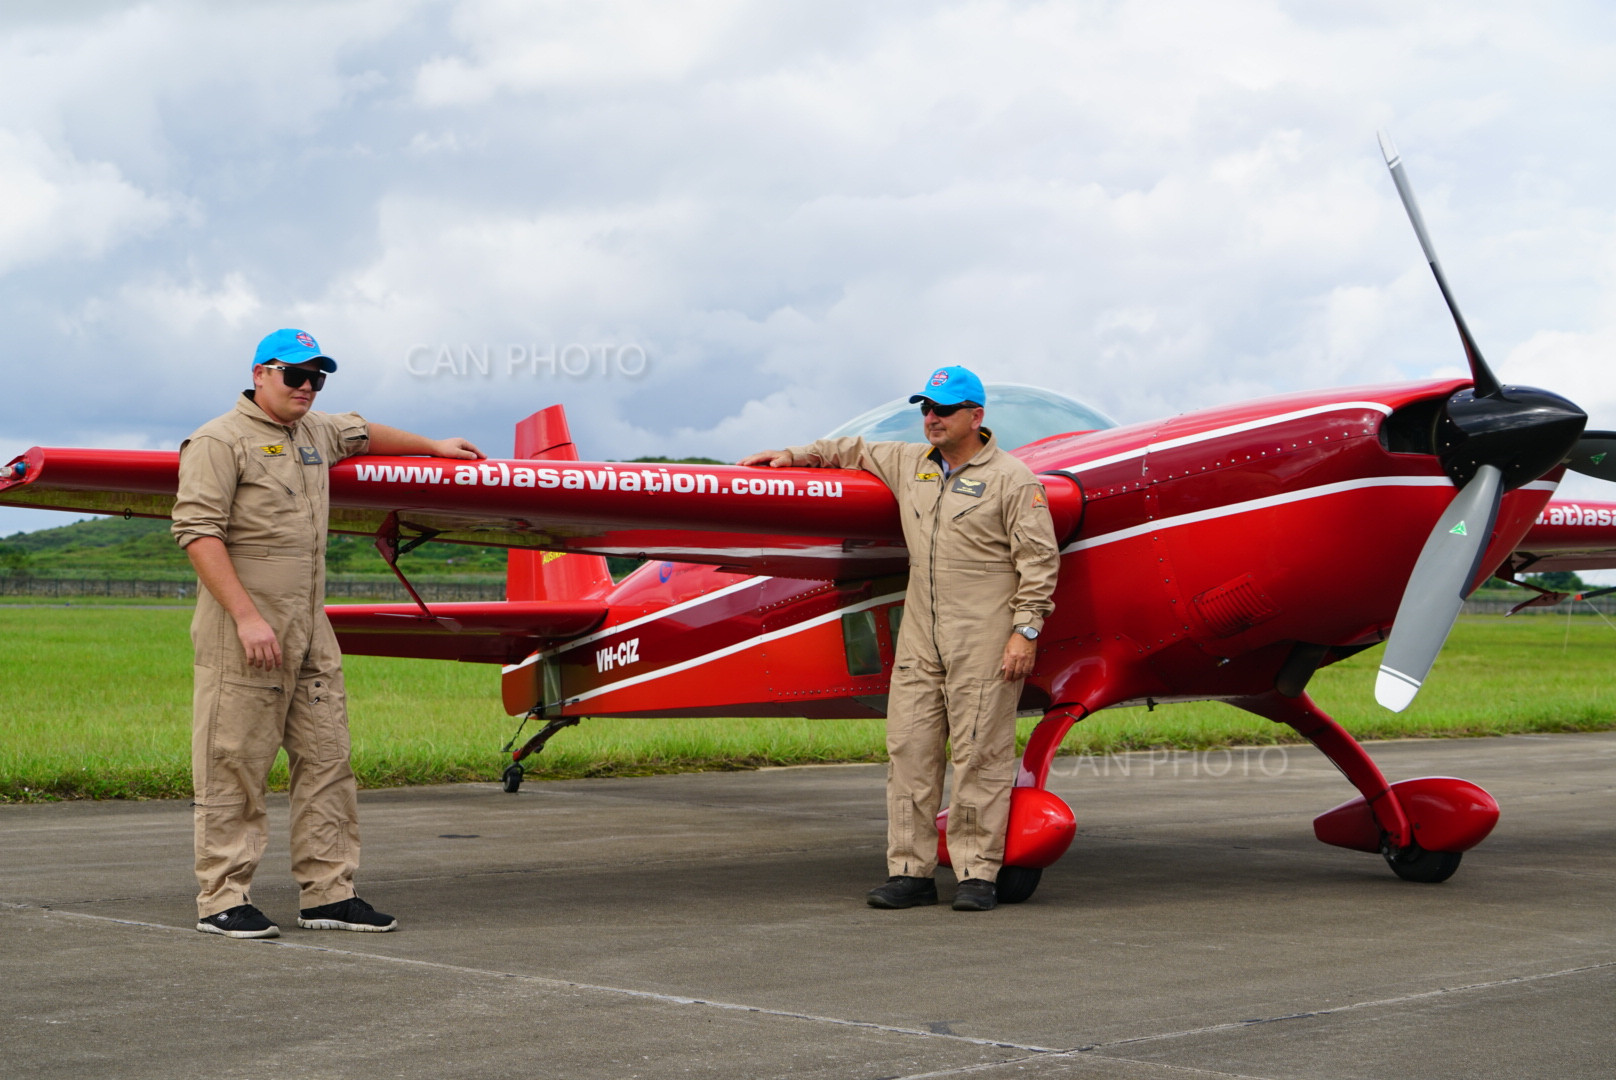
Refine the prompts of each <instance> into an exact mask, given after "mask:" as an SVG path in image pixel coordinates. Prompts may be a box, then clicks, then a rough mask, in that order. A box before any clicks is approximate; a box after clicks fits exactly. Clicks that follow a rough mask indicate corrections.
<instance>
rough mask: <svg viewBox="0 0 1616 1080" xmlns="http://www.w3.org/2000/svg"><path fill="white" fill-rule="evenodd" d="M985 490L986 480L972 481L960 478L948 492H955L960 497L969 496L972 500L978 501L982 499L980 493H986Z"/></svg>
mask: <svg viewBox="0 0 1616 1080" xmlns="http://www.w3.org/2000/svg"><path fill="white" fill-rule="evenodd" d="M987 489H988V482H987V481H986V480H972V479H971V478H970V477H968V476H962V477H960V478H959V479H957V480H955V481H954V486H953V487H951V488H949V489H948V490H950V491H957V492H959V493H960V494H961V495H969V496H970V497H971V498H973V499H980V498H981V497H982V493H983V492H985V491H987Z"/></svg>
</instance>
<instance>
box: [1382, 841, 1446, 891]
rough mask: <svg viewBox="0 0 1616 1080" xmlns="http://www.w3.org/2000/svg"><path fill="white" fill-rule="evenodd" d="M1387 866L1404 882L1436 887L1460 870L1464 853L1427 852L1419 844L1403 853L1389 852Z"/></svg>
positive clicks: (1405, 849) (1410, 846) (1404, 850)
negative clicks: (1417, 882) (1415, 882)
mask: <svg viewBox="0 0 1616 1080" xmlns="http://www.w3.org/2000/svg"><path fill="white" fill-rule="evenodd" d="M1385 854H1386V865H1388V866H1390V867H1391V868H1392V873H1394V874H1396V875H1397V876H1398V877H1400V878H1402V879H1403V880H1404V881H1422V882H1425V883H1426V884H1428V885H1434V884H1436V883H1437V882H1439V881H1446V880H1448V879H1449V878H1450V877H1452V876H1453V872H1454V871H1455V870H1457V869H1459V860H1460V859H1462V858H1464V852H1462V851H1426V850H1425V849H1424V848H1422V847H1420V846H1419V845H1418V844H1410V845H1409V846H1408V847H1406V848H1404V849H1403V850H1402V851H1388V852H1386V853H1385Z"/></svg>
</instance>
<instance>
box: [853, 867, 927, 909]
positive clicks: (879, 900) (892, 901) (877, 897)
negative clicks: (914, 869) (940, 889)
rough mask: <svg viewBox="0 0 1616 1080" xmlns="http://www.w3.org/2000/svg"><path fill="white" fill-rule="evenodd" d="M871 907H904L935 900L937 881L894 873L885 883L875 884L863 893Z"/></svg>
mask: <svg viewBox="0 0 1616 1080" xmlns="http://www.w3.org/2000/svg"><path fill="white" fill-rule="evenodd" d="M864 899H866V900H868V901H869V902H870V906H871V907H878V908H906V907H919V906H920V905H922V904H935V903H936V902H937V882H935V881H933V880H932V879H931V878H929V877H905V876H904V875H902V874H895V875H893V876H892V877H889V878H887V883H886V884H885V885H877V886H876V887H875V888H873V889H871V890H870V891H869V892H867V893H865V894H864Z"/></svg>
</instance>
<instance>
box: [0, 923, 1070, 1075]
mask: <svg viewBox="0 0 1616 1080" xmlns="http://www.w3.org/2000/svg"><path fill="white" fill-rule="evenodd" d="M5 906H6V907H8V908H11V909H12V910H35V911H40V912H43V913H45V914H47V915H54V916H57V917H61V918H70V919H83V920H86V921H89V922H100V923H109V924H112V925H115V926H132V927H138V928H141V929H146V930H164V931H168V932H169V933H173V934H183V933H191V932H193V931H192V930H191V928H190V927H183V928H182V927H177V926H169V925H166V924H164V923H154V922H144V921H142V920H139V919H118V918H113V917H112V916H110V915H91V914H88V913H86V912H80V911H61V910H58V909H54V908H43V907H40V906H38V905H34V904H14V903H8V904H6V905H5ZM244 944H247V945H248V946H249V947H251V946H259V947H263V948H271V949H291V950H296V951H299V952H311V953H323V954H325V955H327V956H339V957H342V958H344V959H348V960H358V961H375V962H380V963H384V964H398V965H401V966H405V967H416V968H424V969H427V970H432V971H445V972H450V973H453V974H458V975H470V976H475V977H478V978H497V979H515V980H518V981H521V982H525V983H529V984H531V985H534V986H543V987H548V988H551V989H555V990H581V991H584V992H587V993H597V994H610V995H614V996H617V997H626V998H634V999H637V1000H641V1001H654V1002H658V1003H661V1004H664V1005H684V1006H692V1007H695V1008H702V1009H717V1010H720V1011H724V1012H736V1013H750V1014H753V1015H759V1016H772V1017H777V1018H779V1019H782V1020H798V1021H802V1022H806V1023H813V1024H829V1025H833V1026H836V1027H844V1028H859V1029H862V1030H865V1031H875V1032H879V1033H881V1034H886V1035H906V1036H913V1037H916V1038H921V1039H943V1040H947V1041H950V1042H956V1043H966V1044H969V1045H971V1046H985V1047H993V1048H997V1049H1003V1050H1020V1051H1022V1052H1024V1053H1027V1054H1031V1055H1036V1056H1042V1055H1046V1054H1058V1053H1061V1052H1062V1049H1063V1048H1059V1047H1052V1046H1036V1045H1033V1044H1029V1043H1019V1042H1014V1041H1009V1040H1002V1039H984V1038H978V1037H976V1036H972V1035H956V1034H953V1033H944V1032H937V1031H929V1030H927V1029H925V1028H910V1027H903V1026H901V1025H897V1024H881V1023H877V1022H875V1021H873V1020H853V1019H850V1018H848V1017H842V1016H825V1015H822V1014H819V1013H810V1012H799V1011H796V1010H793V1009H772V1008H768V1007H767V1006H762V1005H746V1004H742V1003H740V1002H733V1001H716V1000H714V999H712V998H700V997H690V996H687V995H684V994H668V993H663V992H661V991H657V990H638V989H635V988H633V987H627V986H608V985H605V984H602V983H587V982H578V981H576V980H573V979H557V978H552V977H551V976H548V975H525V974H522V973H520V972H515V971H500V970H497V969H494V968H477V967H467V966H465V965H461V964H446V963H443V962H442V961H439V960H419V959H416V958H415V957H409V956H389V955H387V954H385V953H371V952H359V951H355V950H352V949H340V948H335V947H333V946H330V945H305V944H302V943H299V942H295V941H286V940H284V939H281V938H262V939H258V940H254V941H250V942H245V943H244ZM1065 1049H1070V1048H1065Z"/></svg>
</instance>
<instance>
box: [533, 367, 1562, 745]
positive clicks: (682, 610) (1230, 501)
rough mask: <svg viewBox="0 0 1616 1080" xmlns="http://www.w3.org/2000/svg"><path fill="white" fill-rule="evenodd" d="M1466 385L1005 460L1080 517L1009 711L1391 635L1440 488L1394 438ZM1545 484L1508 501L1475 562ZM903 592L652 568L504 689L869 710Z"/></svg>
mask: <svg viewBox="0 0 1616 1080" xmlns="http://www.w3.org/2000/svg"><path fill="white" fill-rule="evenodd" d="M1463 385H1465V383H1464V380H1444V381H1439V382H1426V383H1417V384H1398V385H1392V386H1380V387H1367V388H1356V389H1346V390H1332V391H1328V392H1320V393H1307V394H1296V395H1290V396H1287V397H1281V398H1271V399H1267V400H1263V401H1257V402H1247V403H1242V404H1239V405H1234V406H1230V407H1227V408H1223V409H1212V410H1206V411H1202V412H1196V413H1189V414H1185V415H1182V416H1179V417H1175V418H1173V419H1169V420H1165V421H1155V422H1151V423H1147V424H1138V425H1134V426H1131V427H1125V428H1117V429H1112V430H1107V431H1099V432H1088V433H1076V434H1072V435H1064V436H1057V437H1054V438H1049V439H1044V440H1042V441H1040V442H1037V443H1033V444H1031V445H1029V446H1026V447H1023V448H1021V449H1020V450H1017V451H1016V454H1017V456H1019V457H1021V458H1022V459H1023V460H1025V461H1026V462H1027V463H1028V464H1029V465H1030V466H1032V468H1033V470H1034V471H1035V472H1037V473H1040V474H1043V475H1044V476H1045V478H1046V479H1047V481H1048V482H1049V484H1050V487H1051V502H1052V503H1053V504H1055V505H1056V507H1057V510H1058V511H1059V510H1061V509H1063V508H1064V509H1065V510H1067V511H1070V509H1071V508H1072V507H1073V506H1074V505H1076V506H1079V507H1080V512H1079V513H1070V512H1067V513H1065V514H1064V515H1061V514H1058V520H1059V518H1060V517H1062V516H1064V518H1065V519H1066V520H1065V522H1064V523H1063V524H1064V525H1065V527H1066V528H1067V529H1068V534H1067V535H1066V536H1065V537H1064V538H1063V548H1062V560H1061V574H1060V583H1059V586H1058V589H1057V592H1056V597H1055V605H1056V606H1055V614H1054V616H1053V617H1052V619H1051V620H1050V621H1049V623H1048V625H1047V626H1046V628H1045V631H1044V634H1043V636H1042V637H1041V638H1040V641H1039V646H1040V648H1039V656H1038V664H1037V667H1036V669H1035V671H1034V673H1033V675H1032V676H1031V677H1030V678H1029V679H1028V680H1027V689H1026V692H1025V694H1024V697H1023V701H1022V705H1023V708H1025V709H1026V710H1028V711H1036V712H1042V711H1045V710H1047V709H1048V708H1050V707H1051V706H1052V705H1054V704H1062V703H1066V702H1071V701H1080V700H1081V701H1088V702H1091V706H1090V707H1091V708H1092V707H1102V706H1103V705H1110V704H1117V703H1119V702H1124V701H1132V700H1140V699H1145V698H1150V699H1156V700H1170V699H1185V698H1219V697H1237V696H1245V695H1250V694H1257V693H1263V692H1266V691H1268V690H1271V689H1272V688H1273V686H1274V683H1275V679H1276V676H1277V675H1278V673H1279V672H1280V670H1281V668H1282V667H1283V666H1284V665H1285V663H1286V661H1287V658H1288V657H1290V656H1291V655H1292V654H1293V652H1294V651H1295V650H1296V648H1297V646H1298V644H1305V645H1312V646H1319V647H1328V649H1329V651H1328V652H1327V653H1326V655H1325V657H1324V661H1323V662H1326V663H1327V662H1330V661H1332V660H1335V659H1339V658H1340V657H1342V656H1344V655H1347V654H1348V653H1350V652H1351V651H1354V650H1355V649H1357V648H1361V647H1364V646H1367V645H1370V644H1374V643H1376V642H1378V641H1380V640H1382V639H1383V638H1384V636H1385V634H1386V632H1387V630H1388V628H1389V627H1390V625H1391V623H1392V619H1393V616H1394V615H1395V613H1396V611H1397V605H1398V602H1399V600H1400V599H1401V596H1402V591H1403V586H1404V583H1405V582H1406V581H1407V579H1408V576H1409V573H1410V571H1411V569H1412V567H1413V564H1414V561H1415V559H1416V557H1417V556H1418V554H1419V551H1420V548H1421V545H1422V544H1423V543H1424V541H1425V539H1426V537H1427V535H1428V533H1429V532H1430V529H1431V524H1432V522H1433V521H1434V520H1435V519H1436V518H1437V517H1438V516H1439V515H1440V513H1441V512H1442V510H1443V508H1444V507H1445V506H1446V505H1447V504H1448V502H1449V501H1450V500H1451V499H1452V497H1453V492H1454V488H1453V485H1452V483H1451V482H1450V481H1449V480H1448V478H1447V477H1446V476H1444V474H1443V471H1442V468H1441V466H1440V464H1439V462H1438V461H1437V459H1436V458H1435V457H1434V456H1433V455H1432V454H1431V453H1429V452H1428V451H1423V452H1422V450H1420V449H1418V448H1411V447H1409V446H1402V445H1399V443H1400V441H1405V442H1406V441H1408V440H1409V438H1410V436H1408V435H1407V434H1406V432H1407V431H1412V432H1414V436H1415V438H1414V441H1415V442H1417V441H1418V440H1417V435H1418V428H1419V424H1420V423H1421V420H1420V417H1421V415H1423V414H1422V413H1421V412H1420V408H1421V405H1422V403H1429V402H1440V401H1442V400H1445V399H1446V398H1447V397H1448V395H1450V394H1451V393H1452V392H1453V391H1454V390H1455V389H1457V388H1458V387H1460V386H1463ZM1394 414H1397V416H1398V418H1399V419H1398V421H1397V422H1396V423H1394V424H1392V425H1388V418H1389V417H1391V416H1393V415H1394ZM1406 417H1412V419H1405V418H1406ZM1398 425H1401V427H1399V426H1398ZM1389 428H1390V430H1388V429H1389ZM781 472H790V473H793V474H799V475H800V474H801V472H802V471H801V470H781ZM1558 478H1559V472H1558V470H1556V471H1555V472H1553V473H1551V474H1550V475H1549V476H1548V477H1547V478H1545V479H1543V480H1539V481H1536V482H1533V483H1530V484H1527V485H1525V486H1524V487H1522V488H1520V489H1517V490H1515V491H1513V492H1510V493H1509V494H1508V495H1506V496H1505V499H1504V503H1503V507H1502V509H1501V511H1500V514H1499V518H1498V522H1497V526H1496V533H1495V536H1494V538H1493V541H1492V543H1491V545H1490V546H1489V548H1488V551H1487V554H1486V556H1485V557H1484V559H1483V574H1484V575H1485V574H1490V573H1491V572H1492V570H1493V569H1494V568H1495V567H1497V566H1498V565H1499V563H1501V562H1502V561H1503V559H1504V558H1505V557H1506V556H1507V555H1508V554H1509V553H1510V552H1511V551H1512V550H1513V549H1514V548H1515V546H1516V545H1517V544H1518V543H1519V541H1520V540H1521V538H1522V537H1523V536H1524V535H1525V533H1526V531H1527V530H1528V529H1529V528H1530V527H1531V526H1532V524H1533V521H1534V519H1535V518H1536V517H1537V515H1538V513H1539V511H1540V510H1541V509H1542V508H1543V506H1544V505H1545V503H1546V502H1547V501H1548V499H1549V497H1550V495H1551V494H1552V492H1553V489H1554V486H1555V482H1556V481H1557V480H1558ZM1068 487H1070V488H1073V489H1080V494H1079V493H1078V492H1076V491H1068V490H1066V489H1067V488H1068ZM1057 496H1060V497H1057ZM903 592H904V578H903V576H902V574H901V573H897V574H893V575H891V576H888V577H885V578H874V579H867V580H860V581H854V582H849V583H845V584H836V583H831V582H814V581H804V580H799V579H790V578H781V577H760V576H756V575H747V574H739V573H726V572H723V571H721V570H717V569H713V568H711V567H707V566H698V565H693V564H686V563H675V562H653V563H649V564H647V565H645V566H642V567H641V568H639V569H638V570H637V571H635V572H634V573H633V574H632V575H630V576H629V577H627V578H625V579H624V580H623V581H622V582H621V583H619V584H618V585H617V586H616V587H615V588H614V589H613V590H612V591H611V592H610V593H609V595H607V596H606V597H605V598H604V600H605V602H606V604H607V606H608V608H609V614H608V615H607V618H606V620H605V622H604V624H603V625H602V626H601V627H600V628H599V629H597V630H595V631H594V632H593V633H590V634H588V635H586V636H584V637H581V638H578V639H575V640H573V641H569V642H566V643H564V644H561V645H558V646H556V647H554V648H552V649H548V650H544V651H542V652H540V653H538V654H536V655H535V656H534V657H532V658H530V659H529V661H528V662H527V663H525V664H520V665H514V666H513V667H512V668H509V669H507V679H508V680H516V681H517V682H531V683H533V684H535V690H536V689H537V686H536V683H537V682H538V679H537V678H536V675H537V674H538V671H536V670H532V669H539V670H543V669H545V668H548V675H549V682H550V687H549V692H548V693H544V694H543V696H544V697H545V698H546V699H547V700H548V701H549V702H551V703H554V702H556V701H557V700H559V702H560V707H559V708H551V709H550V710H549V711H550V712H552V713H555V712H559V713H564V714H569V715H596V716H599V715H640V716H674V715H745V716H762V715H794V716H801V715H807V716H819V717H832V716H875V715H880V714H881V712H882V710H883V708H884V695H885V693H886V691H887V679H888V674H889V671H890V668H891V663H892V656H893V645H894V642H895V638H896V624H897V620H898V619H899V618H901V614H900V612H901V608H902V603H903ZM1096 686H1103V687H1105V688H1106V689H1105V690H1104V692H1103V696H1104V697H1105V698H1106V699H1107V700H1103V701H1095V700H1094V688H1095V687H1096ZM520 700H521V695H520V694H517V695H516V696H515V700H514V701H513V700H511V698H510V696H509V695H508V704H516V703H519V702H520Z"/></svg>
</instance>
